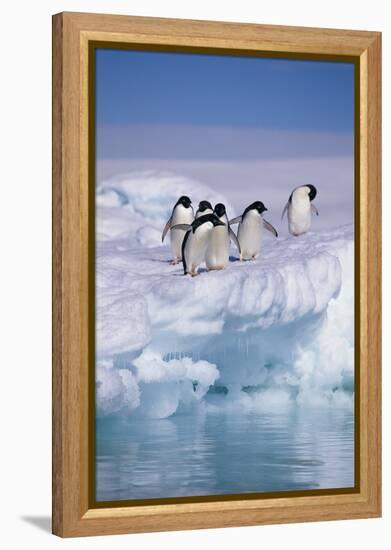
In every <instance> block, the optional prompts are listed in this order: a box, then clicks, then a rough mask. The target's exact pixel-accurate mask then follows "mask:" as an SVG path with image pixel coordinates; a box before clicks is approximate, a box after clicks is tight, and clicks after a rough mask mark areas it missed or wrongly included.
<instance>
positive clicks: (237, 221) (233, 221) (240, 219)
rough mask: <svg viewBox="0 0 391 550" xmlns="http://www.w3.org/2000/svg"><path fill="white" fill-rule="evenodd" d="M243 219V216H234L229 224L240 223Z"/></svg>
mask: <svg viewBox="0 0 391 550" xmlns="http://www.w3.org/2000/svg"><path fill="white" fill-rule="evenodd" d="M241 221H242V216H237V217H236V218H233V219H232V220H230V221H229V224H230V225H232V224H234V223H240V222H241Z"/></svg>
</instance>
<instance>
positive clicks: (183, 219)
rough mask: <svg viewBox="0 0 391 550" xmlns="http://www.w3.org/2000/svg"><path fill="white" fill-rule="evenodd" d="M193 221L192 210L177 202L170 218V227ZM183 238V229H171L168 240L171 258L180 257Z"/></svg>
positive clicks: (179, 258)
mask: <svg viewBox="0 0 391 550" xmlns="http://www.w3.org/2000/svg"><path fill="white" fill-rule="evenodd" d="M192 221H193V210H192V209H191V208H185V207H184V206H182V205H181V204H179V205H178V206H177V207H176V208H175V211H174V214H173V216H172V219H171V227H172V226H173V225H177V224H180V223H186V224H191V223H192ZM184 238H185V232H184V231H183V229H171V231H170V242H171V252H172V256H173V258H178V260H181V259H182V243H183V239H184Z"/></svg>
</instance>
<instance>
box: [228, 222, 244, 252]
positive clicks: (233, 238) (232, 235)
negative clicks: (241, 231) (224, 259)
mask: <svg viewBox="0 0 391 550" xmlns="http://www.w3.org/2000/svg"><path fill="white" fill-rule="evenodd" d="M228 232H229V236H230V239H231V241H232V242H233V243H234V244H235V246H236V248H237V249H238V251H239V254H241V250H240V243H239V241H238V238H237V236H236V235H235V233H234V232H233V231H232V229H231V228H229V229H228Z"/></svg>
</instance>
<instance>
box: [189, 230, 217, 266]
mask: <svg viewBox="0 0 391 550" xmlns="http://www.w3.org/2000/svg"><path fill="white" fill-rule="evenodd" d="M205 225H206V224H205ZM210 225H211V224H210ZM210 231H211V228H210V227H204V226H202V227H200V228H198V229H197V230H196V232H195V233H193V232H192V231H191V233H190V234H189V237H188V239H187V241H186V246H185V262H186V268H187V271H188V272H192V273H193V272H194V271H195V270H196V269H197V267H198V266H199V265H200V264H201V263H202V262H203V261H204V260H205V253H206V248H207V246H208V242H209V237H210Z"/></svg>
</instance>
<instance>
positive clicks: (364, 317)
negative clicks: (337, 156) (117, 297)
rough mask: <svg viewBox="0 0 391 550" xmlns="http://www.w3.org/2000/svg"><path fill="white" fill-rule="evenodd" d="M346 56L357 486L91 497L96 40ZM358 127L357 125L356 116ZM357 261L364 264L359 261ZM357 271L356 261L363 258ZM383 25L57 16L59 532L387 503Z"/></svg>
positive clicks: (273, 517) (363, 511)
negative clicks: (92, 55) (92, 49)
mask: <svg viewBox="0 0 391 550" xmlns="http://www.w3.org/2000/svg"><path fill="white" fill-rule="evenodd" d="M91 41H93V42H119V43H131V44H136V45H140V46H142V45H145V44H146V45H152V46H153V45H154V46H158V47H162V48H170V47H175V48H177V49H178V48H193V49H197V48H211V49H221V50H226V51H232V52H233V51H236V52H237V51H238V50H240V51H243V52H244V53H246V52H247V54H249V53H250V54H251V52H253V53H255V54H256V53H257V52H262V53H263V55H265V56H267V55H274V54H277V55H280V56H291V55H292V54H294V55H296V54H297V55H305V56H313V57H314V58H317V56H330V57H338V56H346V57H349V58H352V59H353V58H354V60H355V62H356V67H358V69H359V73H358V76H357V80H356V83H357V85H358V87H359V94H358V95H356V98H359V107H358V108H359V128H358V129H359V132H358V134H359V135H358V136H357V135H356V138H357V139H358V141H357V143H358V151H357V150H356V151H357V152H358V158H359V164H358V165H357V166H358V168H359V175H358V179H357V181H358V182H359V197H360V199H359V204H356V212H358V214H357V215H356V228H357V227H358V228H359V236H360V238H359V246H358V247H356V253H357V258H359V264H358V265H359V270H358V271H359V272H358V273H356V277H357V279H356V289H357V288H358V289H359V297H358V299H359V310H360V316H359V339H358V341H356V348H357V355H356V357H359V364H360V370H359V381H358V384H359V385H358V387H359V400H358V403H359V407H358V408H356V412H357V413H358V414H357V416H356V418H358V419H359V432H360V438H359V449H358V451H357V452H359V458H360V461H359V464H360V468H359V488H358V490H357V492H354V493H350V494H323V495H316V494H315V495H311V496H295V497H288V496H284V497H273V498H259V499H243V500H234V501H218V502H187V503H170V504H157V505H145V506H144V505H142V506H133V507H132V506H123V507H114V508H113V507H110V508H91V507H90V506H89V496H88V495H89V479H90V472H89V455H88V453H89V446H88V441H89V437H88V429H89V428H88V427H89V423H88V422H89V414H90V409H89V393H88V383H89V371H88V365H89V353H90V349H91V348H90V344H91V339H90V334H89V320H90V316H91V310H90V309H89V296H90V293H91V292H94V289H93V288H91V285H90V279H89V263H88V261H89V260H88V256H89V249H88V235H89V231H90V230H91V229H90V228H91V225H90V214H89V208H88V205H89V193H90V192H91V189H90V190H89V162H88V150H89V149H88V148H89V143H88V135H89V124H90V123H91V121H90V120H89V109H88V101H89V92H88V90H89V87H88V82H89V67H88V64H89V56H88V52H89V43H90V42H91ZM356 134H357V127H356ZM356 265H357V264H356ZM356 271H357V269H356ZM380 331H381V34H380V33H378V32H362V31H350V30H332V29H314V28H300V27H280V26H264V25H252V24H236V23H235V24H234V23H219V22H209V21H190V20H174V19H155V18H145V17H127V16H117V15H114V16H112V15H97V14H87V13H61V14H58V15H55V16H54V17H53V533H55V534H56V535H59V536H63V537H72V536H84V535H99V534H102V535H103V534H117V533H132V532H134V533H135V532H146V531H163V530H176V529H181V530H183V529H200V528H212V527H229V526H244V525H261V524H271V523H284V522H302V521H319V520H334V519H349V518H369V517H378V516H380V514H381V332H380Z"/></svg>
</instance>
